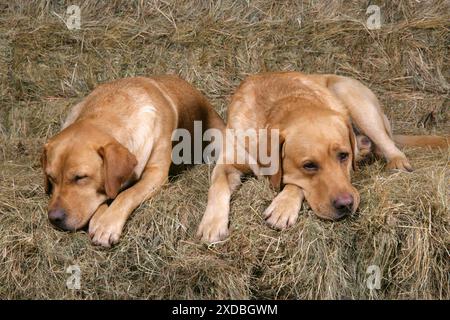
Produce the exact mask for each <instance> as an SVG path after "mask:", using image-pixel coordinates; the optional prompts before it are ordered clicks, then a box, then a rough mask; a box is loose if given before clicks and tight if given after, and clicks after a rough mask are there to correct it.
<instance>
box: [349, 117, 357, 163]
mask: <svg viewBox="0 0 450 320" xmlns="http://www.w3.org/2000/svg"><path fill="white" fill-rule="evenodd" d="M347 128H348V135H349V140H350V146H351V148H352V168H353V170H356V157H357V156H358V146H357V144H356V136H355V132H354V131H353V126H352V125H351V124H350V123H347Z"/></svg>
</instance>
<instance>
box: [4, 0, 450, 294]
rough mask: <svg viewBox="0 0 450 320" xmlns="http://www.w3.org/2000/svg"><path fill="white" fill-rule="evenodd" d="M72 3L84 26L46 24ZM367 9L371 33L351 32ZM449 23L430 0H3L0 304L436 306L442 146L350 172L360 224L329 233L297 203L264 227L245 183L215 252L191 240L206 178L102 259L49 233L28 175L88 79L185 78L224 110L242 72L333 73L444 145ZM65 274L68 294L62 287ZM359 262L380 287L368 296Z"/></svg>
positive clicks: (189, 176)
mask: <svg viewBox="0 0 450 320" xmlns="http://www.w3.org/2000/svg"><path fill="white" fill-rule="evenodd" d="M77 3H78V4H80V6H81V11H82V29H81V30H78V31H70V30H68V29H67V28H66V27H65V25H64V24H63V22H62V20H61V17H63V15H64V13H65V10H66V7H67V6H68V5H70V4H77ZM369 4H378V5H380V7H381V13H382V19H383V24H382V29H381V30H374V31H369V30H367V29H366V28H365V26H364V22H365V21H366V19H367V16H366V15H365V11H366V8H367V7H368V5H369ZM449 13H450V7H449V2H448V1H440V0H430V1H414V0H410V1H408V0H399V1H330V2H329V1H313V0H310V1H303V2H302V1H280V2H279V1H248V2H247V1H214V2H209V1H164V2H162V1H149V2H145V1H133V2H128V1H102V2H100V1H98V2H96V1H86V2H84V1H71V2H70V3H66V2H65V1H25V0H23V1H20V0H15V1H14V0H13V1H1V2H0V99H1V100H0V297H2V298H52V299H71V298H76V299H95V298H118V299H122V298H150V299H161V298H193V299H211V298H239V299H241V298H242V299H248V298H276V299H284V298H289V299H292V298H295V299H305V298H308V299H316V298H319V299H329V298H336V299H340V298H381V299H411V298H424V299H429V298H437V299H449V298H450V293H449V291H450V290H449V251H448V248H449V247H450V246H449V240H450V239H449V231H448V227H449V224H448V222H449V214H448V212H449V185H448V181H449V175H450V170H449V165H448V164H449V153H448V152H447V151H434V152H429V151H423V150H419V149H408V150H406V154H407V155H408V156H409V158H410V159H411V162H412V164H413V165H414V166H415V168H416V171H415V172H414V173H412V174H405V173H389V172H386V171H384V170H383V163H382V162H376V163H374V164H372V165H370V166H365V167H362V168H361V169H360V170H359V171H358V172H357V173H356V174H355V179H354V181H355V184H356V186H357V187H358V189H359V190H360V191H361V196H362V203H361V206H360V212H359V215H358V216H356V217H352V218H350V219H347V220H346V221H343V222H339V223H327V222H323V221H320V220H318V219H317V218H316V217H314V215H313V214H312V213H311V211H309V210H308V209H307V208H303V209H302V212H301V215H300V217H299V221H298V222H297V224H296V225H295V226H294V227H293V228H291V229H289V230H287V231H283V232H277V231H273V230H271V229H269V228H268V227H266V226H265V225H264V223H263V220H262V212H263V210H264V208H266V207H267V206H268V204H269V203H270V201H271V199H272V198H273V196H274V193H273V192H272V191H271V190H270V188H269V186H268V184H267V182H266V181H258V180H256V179H253V178H249V179H247V180H246V182H245V183H244V185H243V186H242V187H241V188H240V189H239V191H238V192H236V193H235V195H234V196H233V201H232V213H231V226H232V229H233V230H232V235H231V237H230V239H229V240H228V241H226V242H225V243H224V244H222V245H219V246H216V247H211V248H207V247H205V246H203V245H201V244H199V243H198V242H196V240H195V238H194V234H195V230H196V227H197V225H198V223H199V220H200V217H201V215H202V213H203V211H204V209H205V204H206V196H207V188H208V177H209V173H210V168H208V166H198V167H196V168H194V169H193V170H190V171H187V172H184V173H183V174H181V175H180V176H179V177H178V178H176V179H174V181H172V182H171V183H170V184H168V185H167V186H166V187H165V188H164V190H163V191H162V192H160V193H159V194H158V195H157V196H156V197H154V198H153V199H152V200H150V201H147V202H145V203H144V204H143V205H142V206H141V207H140V208H139V209H138V210H137V211H135V213H134V214H133V216H132V218H131V219H130V220H129V221H128V223H127V224H126V227H125V231H124V234H123V236H122V241H121V242H120V244H119V245H117V246H116V247H114V248H113V249H110V250H104V249H100V248H97V247H93V246H91V245H90V243H89V240H88V236H87V235H86V234H85V233H82V232H79V233H63V232H59V231H56V230H54V229H53V228H52V227H51V226H50V225H49V223H48V222H47V218H46V212H45V211H46V202H47V199H46V197H45V195H44V192H43V188H42V184H41V180H42V179H41V169H40V164H39V156H40V153H39V152H40V149H41V146H42V144H43V143H44V141H45V140H47V139H48V137H50V136H51V135H53V134H55V133H56V132H57V131H58V128H59V124H60V122H61V120H62V119H63V118H64V116H65V114H66V113H67V111H68V109H69V108H70V106H71V105H73V104H74V103H75V102H76V101H79V100H80V99H81V98H82V97H83V96H85V95H86V94H88V93H89V92H90V91H91V90H92V89H93V88H94V86H95V85H96V84H98V83H100V82H103V81H107V80H111V79H116V78H120V77H126V76H135V75H152V74H160V73H175V74H179V75H181V76H182V77H184V78H185V79H186V80H188V81H190V82H192V83H193V84H194V85H196V86H197V87H198V88H199V89H201V90H202V91H203V92H204V93H205V94H206V95H207V96H208V97H209V98H210V100H211V102H212V103H213V105H214V106H215V107H216V108H217V110H218V111H219V112H220V113H221V115H224V114H225V110H226V105H227V102H228V101H229V98H230V95H231V94H232V93H233V90H234V88H235V87H236V86H237V85H238V83H239V82H240V80H242V79H243V78H244V77H245V76H246V75H247V74H251V73H255V72H260V71H269V70H303V71H306V72H330V73H334V72H336V73H338V74H342V75H347V76H352V77H355V78H357V79H360V80H362V81H363V82H364V83H366V84H368V85H369V86H370V87H371V88H372V89H373V90H374V92H375V93H376V94H377V95H378V97H379V98H380V100H381V102H382V104H383V105H384V107H385V109H386V112H387V114H388V115H389V117H390V118H391V119H392V122H393V124H394V130H395V131H396V132H403V133H417V134H420V133H437V134H439V133H441V134H442V133H447V134H448V133H449V132H450V130H449V128H450V126H449V121H448V120H449V103H448V92H449V88H450V85H449V81H448V80H449V68H448V67H449V60H448V59H449V52H448V44H449V26H450V25H449V21H450V14H449ZM58 15H59V16H58ZM299 17H301V20H302V23H301V26H300V25H299V22H298V20H297V18H299ZM427 115H431V121H425V122H424V121H423V120H424V119H425V118H426V117H427ZM428 119H430V117H429V118H428ZM72 264H78V265H79V266H80V268H81V272H82V273H81V276H82V279H81V290H77V291H73V290H68V289H67V288H66V285H65V282H66V279H67V278H68V276H69V275H68V274H66V273H65V270H66V268H67V267H68V266H69V265H72ZM372 264H376V265H378V266H380V268H381V271H382V274H383V280H382V288H381V290H375V291H373V292H371V291H369V290H368V289H367V288H366V283H365V281H366V278H367V275H366V274H365V272H366V269H367V267H368V266H369V265H372Z"/></svg>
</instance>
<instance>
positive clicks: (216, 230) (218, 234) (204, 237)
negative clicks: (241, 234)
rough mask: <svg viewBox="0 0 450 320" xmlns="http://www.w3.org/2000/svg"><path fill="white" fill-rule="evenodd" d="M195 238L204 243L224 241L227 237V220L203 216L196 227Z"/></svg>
mask: <svg viewBox="0 0 450 320" xmlns="http://www.w3.org/2000/svg"><path fill="white" fill-rule="evenodd" d="M197 237H199V238H201V241H203V242H206V243H214V242H219V241H222V240H225V239H226V238H227V237H228V219H227V218H225V217H218V216H209V215H206V214H205V216H204V217H203V219H202V221H201V222H200V226H199V227H198V231H197Z"/></svg>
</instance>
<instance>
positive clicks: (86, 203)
mask: <svg viewBox="0 0 450 320" xmlns="http://www.w3.org/2000/svg"><path fill="white" fill-rule="evenodd" d="M194 121H202V123H203V127H204V129H207V128H218V129H223V127H224V123H223V121H222V119H221V118H220V117H219V115H218V114H217V113H216V112H215V111H214V110H213V108H212V107H211V106H210V104H209V103H208V102H207V100H206V99H205V98H204V96H203V95H202V94H201V93H200V92H199V91H197V90H196V89H194V88H193V87H192V86H191V85H189V84H188V83H187V82H186V81H184V80H182V79H180V78H178V77H175V76H161V77H153V78H143V77H137V78H127V79H121V80H117V81H113V82H110V83H107V84H102V85H100V86H98V87H97V88H96V89H95V90H94V91H93V92H92V93H91V94H89V95H88V96H87V97H86V98H85V99H84V100H83V101H81V102H80V103H79V104H77V105H75V106H74V107H73V108H72V110H71V112H70V114H69V115H68V117H67V119H66V121H65V123H64V124H63V127H62V131H61V132H59V133H58V134H57V135H56V136H54V137H53V138H51V139H50V140H49V141H48V143H47V144H45V147H44V151H43V156H42V165H43V168H44V174H45V190H46V192H47V193H48V194H49V195H51V198H50V201H49V205H48V218H49V220H50V221H51V223H52V224H54V225H55V226H57V227H59V228H61V229H64V230H77V229H80V228H83V227H84V226H85V225H87V224H88V222H89V235H90V237H91V239H92V241H93V243H94V244H98V245H102V246H110V245H112V244H115V243H116V242H118V240H119V237H120V234H121V232H122V229H123V227H124V224H125V221H126V220H127V218H128V217H129V215H130V214H131V212H132V211H133V210H134V209H135V208H136V207H137V206H139V205H140V204H141V203H142V202H143V201H145V200H146V199H148V198H149V197H151V196H152V194H154V192H155V191H157V190H158V188H160V187H161V186H162V185H163V184H164V183H165V181H166V179H167V178H168V173H169V168H170V166H171V163H172V161H171V160H172V159H171V153H172V140H171V139H172V138H171V137H172V133H173V131H174V130H175V129H177V128H184V129H187V130H189V132H192V131H193V126H194ZM111 200H112V202H110V201H111ZM108 202H110V205H107V204H106V203H108Z"/></svg>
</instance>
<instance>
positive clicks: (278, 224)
mask: <svg viewBox="0 0 450 320" xmlns="http://www.w3.org/2000/svg"><path fill="white" fill-rule="evenodd" d="M300 206H301V201H299V199H298V198H297V197H292V196H291V195H290V194H283V192H281V193H279V194H278V195H277V196H276V197H275V199H273V201H272V203H271V204H270V206H269V207H268V208H267V209H266V211H264V217H265V219H266V222H267V224H269V225H270V226H271V227H273V228H275V229H277V230H283V229H286V228H288V227H290V226H292V225H294V223H295V222H296V221H297V218H298V212H299V211H300Z"/></svg>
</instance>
